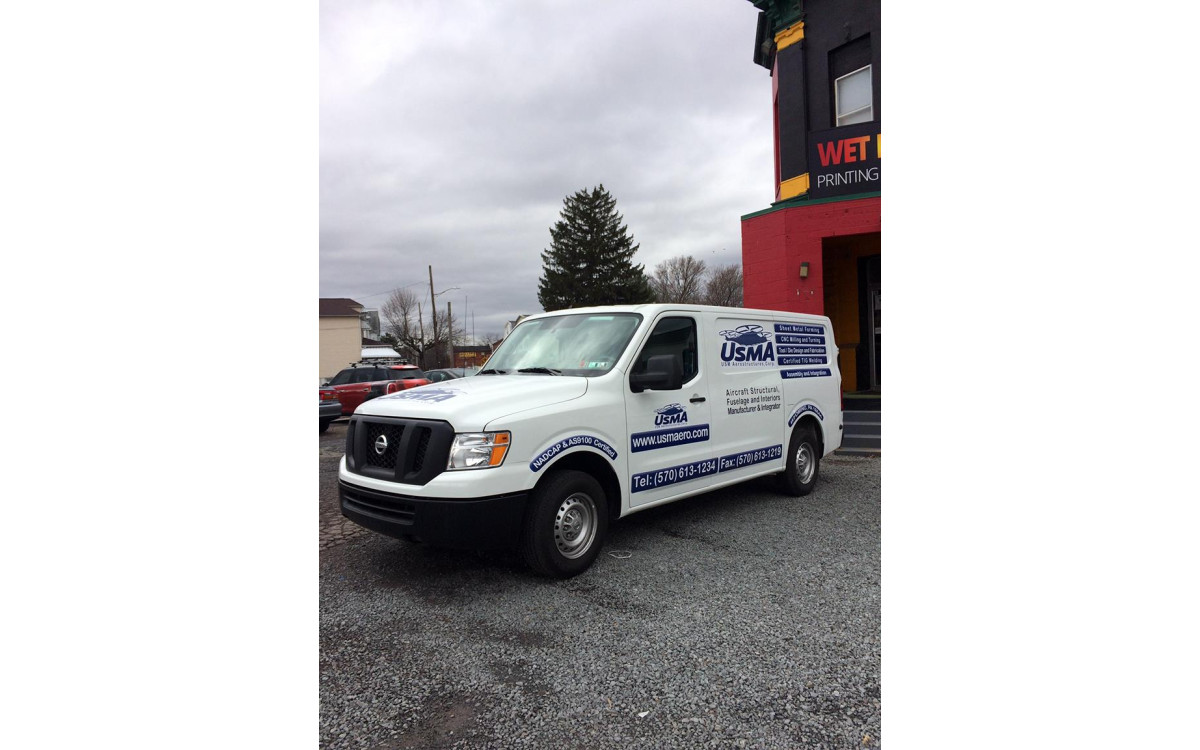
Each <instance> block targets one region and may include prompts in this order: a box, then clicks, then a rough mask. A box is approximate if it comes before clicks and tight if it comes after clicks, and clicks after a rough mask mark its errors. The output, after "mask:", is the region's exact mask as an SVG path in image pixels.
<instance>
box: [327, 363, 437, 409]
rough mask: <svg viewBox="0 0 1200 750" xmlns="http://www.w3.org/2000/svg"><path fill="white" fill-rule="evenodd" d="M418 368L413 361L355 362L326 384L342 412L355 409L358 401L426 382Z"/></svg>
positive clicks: (426, 379) (427, 383)
mask: <svg viewBox="0 0 1200 750" xmlns="http://www.w3.org/2000/svg"><path fill="white" fill-rule="evenodd" d="M430 382H431V381H430V380H429V378H427V377H425V373H424V372H422V371H421V368H419V367H417V366H415V365H377V364H362V363H359V364H356V365H351V366H349V367H347V368H346V369H344V370H342V371H341V372H339V373H338V374H337V375H334V376H333V378H332V379H331V380H330V381H329V384H328V387H330V388H333V389H334V390H335V391H337V396H338V401H340V402H341V403H342V416H343V417H348V416H350V415H351V414H353V413H354V410H355V409H357V408H358V406H359V404H361V403H363V402H364V401H370V400H371V399H373V398H377V397H379V396H382V395H384V394H387V393H395V392H396V391H404V390H408V389H409V388H415V387H417V386H418V385H429V383H430Z"/></svg>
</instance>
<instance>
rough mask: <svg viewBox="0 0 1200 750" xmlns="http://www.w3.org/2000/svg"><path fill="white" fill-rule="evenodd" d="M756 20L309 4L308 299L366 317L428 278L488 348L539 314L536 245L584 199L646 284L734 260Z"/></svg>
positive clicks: (488, 5) (685, 7)
mask: <svg viewBox="0 0 1200 750" xmlns="http://www.w3.org/2000/svg"><path fill="white" fill-rule="evenodd" d="M755 21H756V11H755V9H754V7H753V6H752V5H751V4H750V3H748V2H738V1H737V0H690V1H688V2H683V1H674V2H645V1H644V0H643V1H641V2H633V1H632V0H622V1H620V2H616V1H610V2H604V3H567V2H548V1H547V2H532V1H530V2H505V3H495V2H474V3H472V2H460V3H434V2H390V3H384V2H345V1H344V0H339V1H338V2H328V1H327V2H324V3H322V8H321V56H320V76H321V95H320V102H321V109H320V122H321V135H320V142H321V154H320V199H321V204H320V205H321V234H320V293H321V296H325V297H353V298H355V299H357V300H359V301H360V302H362V303H364V304H366V305H369V306H379V305H380V304H382V301H383V299H384V298H385V297H386V294H385V292H386V290H388V289H390V288H393V287H398V286H406V285H420V284H422V283H424V284H427V283H428V277H427V270H426V269H427V266H429V265H432V266H433V269H434V275H435V284H436V286H437V288H438V289H439V290H440V289H443V288H446V287H452V286H454V287H460V290H459V291H454V292H450V293H448V294H446V295H445V296H444V297H443V299H450V300H453V304H454V306H455V312H456V313H458V314H461V313H462V307H463V306H465V304H466V303H467V302H468V301H469V306H470V310H471V311H472V312H473V313H474V318H475V329H476V331H477V332H479V333H482V332H484V331H485V330H498V329H500V328H501V327H502V326H503V323H504V321H505V320H508V319H511V318H514V317H516V316H517V315H518V314H521V313H533V312H538V311H540V309H541V308H540V306H539V305H538V304H537V279H538V277H539V275H540V274H541V257H540V253H541V251H542V250H543V249H545V248H546V247H547V245H548V244H549V232H548V230H549V227H550V226H551V224H553V223H554V221H556V220H557V219H558V213H559V210H560V209H561V207H562V200H563V198H564V197H565V196H566V195H568V194H570V193H573V192H575V191H576V190H579V189H581V188H588V187H591V186H593V185H596V184H598V183H603V184H604V185H605V187H606V188H608V190H609V191H611V192H612V194H613V195H614V196H615V197H616V199H617V206H618V210H620V211H621V213H622V214H623V215H624V218H625V221H626V223H627V224H628V225H629V230H630V232H631V233H632V234H633V236H634V239H635V241H637V242H638V243H640V244H641V251H640V252H639V253H638V258H637V260H638V262H641V263H644V264H645V265H646V267H647V270H649V269H651V268H653V266H654V264H655V263H658V262H659V261H662V260H665V259H666V258H668V257H671V256H673V255H678V254H681V253H687V254H692V255H695V256H696V257H698V258H701V259H704V260H706V261H707V262H710V263H712V262H718V263H729V262H736V261H739V260H740V248H741V228H740V216H741V215H742V214H746V213H749V212H751V211H756V210H759V209H761V208H765V207H766V206H767V205H768V204H769V203H770V201H771V200H772V198H773V193H772V178H773V162H772V154H771V120H770V113H771V100H770V92H771V82H770V76H769V75H768V74H767V72H766V71H765V70H763V69H762V68H759V67H758V66H756V65H754V64H753V63H752V62H751V60H750V56H751V51H752V46H753V43H754V29H755ZM468 322H469V321H468Z"/></svg>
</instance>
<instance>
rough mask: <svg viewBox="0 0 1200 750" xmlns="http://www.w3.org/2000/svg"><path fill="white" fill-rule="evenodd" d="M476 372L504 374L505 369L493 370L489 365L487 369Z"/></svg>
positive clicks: (479, 373)
mask: <svg viewBox="0 0 1200 750" xmlns="http://www.w3.org/2000/svg"><path fill="white" fill-rule="evenodd" d="M475 374H476V375H503V374H504V370H493V369H492V368H490V367H489V368H487V369H486V370H480V371H479V372H477V373H475Z"/></svg>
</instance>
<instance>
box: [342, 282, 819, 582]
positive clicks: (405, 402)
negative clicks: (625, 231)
mask: <svg viewBox="0 0 1200 750" xmlns="http://www.w3.org/2000/svg"><path fill="white" fill-rule="evenodd" d="M841 385H842V378H841V374H840V373H839V372H838V367H837V347H836V346H835V344H834V341H833V330H832V328H831V326H830V323H829V318H826V317H822V316H817V315H800V314H796V313H784V312H772V311H768V310H746V309H742V308H727V307H708V306H700V305H663V304H660V305H636V306H619V307H592V308H581V309H575V310H560V311H557V312H553V313H545V314H542V315H534V316H531V317H529V318H526V319H525V320H524V321H522V322H521V324H520V325H518V326H517V327H516V328H515V329H514V330H513V332H512V334H511V335H509V337H508V338H507V339H506V340H505V341H504V343H503V344H502V345H501V346H500V348H499V349H497V350H496V352H495V354H493V355H492V357H491V359H489V360H488V363H487V366H486V367H485V368H484V369H482V370H480V371H479V373H478V374H476V375H474V376H472V377H468V378H462V379H459V380H450V381H446V382H445V383H437V384H433V385H427V386H421V387H419V388H413V389H410V390H407V391H402V392H400V393H394V394H391V395H388V396H382V397H380V398H376V399H373V400H371V401H367V402H365V403H363V404H362V405H361V406H359V407H358V409H357V410H356V411H355V412H354V415H353V416H352V417H351V419H350V423H349V425H348V428H347V434H346V455H345V457H343V459H342V461H341V465H340V467H339V471H338V480H339V481H338V484H339V489H340V493H341V504H342V513H343V514H344V515H345V516H346V517H348V518H350V519H351V520H353V521H355V522H356V523H358V524H360V525H362V526H365V527H367V528H369V529H372V530H374V531H377V532H379V533H382V534H387V535H389V536H394V537H398V538H403V539H413V540H419V541H425V542H429V543H431V544H436V545H440V546H448V547H455V548H462V549H495V548H510V549H520V551H521V553H522V555H523V556H524V558H525V560H526V562H528V563H529V565H530V567H532V568H533V569H534V570H536V571H538V572H540V573H543V574H545V575H551V576H558V577H568V576H572V575H575V574H577V573H580V572H582V571H583V570H585V569H587V567H588V566H589V565H591V564H592V561H593V560H594V559H595V558H596V555H597V554H598V553H599V551H600V547H601V545H602V544H603V542H604V535H605V532H606V530H607V529H608V524H609V523H610V522H612V521H615V520H616V519H618V518H621V517H623V516H627V515H629V514H630V513H636V512H637V511H639V510H644V509H645V508H650V507H653V506H655V505H661V504H663V503H669V502H671V501H673V500H679V499H681V498H685V497H689V496H691V495H695V494H697V493H700V492H706V491H708V490H711V489H714V488H716V487H724V486H726V485H729V484H734V483H736V482H742V481H745V480H747V479H751V478H754V477H759V476H763V475H770V474H775V475H778V478H779V484H780V486H781V488H782V489H783V490H784V491H786V492H788V493H790V494H793V495H806V494H808V493H809V492H811V491H812V489H813V486H814V485H815V483H816V480H817V471H818V468H819V465H820V460H821V457H822V456H825V455H827V454H829V453H831V452H832V451H834V450H835V449H837V448H838V447H839V446H840V445H841V442H842V409H841Z"/></svg>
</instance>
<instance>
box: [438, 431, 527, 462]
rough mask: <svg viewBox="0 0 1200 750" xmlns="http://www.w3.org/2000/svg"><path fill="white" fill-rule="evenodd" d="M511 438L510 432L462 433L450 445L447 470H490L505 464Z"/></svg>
mask: <svg viewBox="0 0 1200 750" xmlns="http://www.w3.org/2000/svg"><path fill="white" fill-rule="evenodd" d="M511 438H512V436H511V435H510V434H509V433H508V432H460V433H458V434H457V435H455V436H454V442H453V443H451V444H450V461H449V462H447V464H446V468H447V469H449V470H454V469H490V468H493V467H496V466H499V465H500V464H502V463H504V454H506V453H508V443H509V440H510V439H511Z"/></svg>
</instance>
